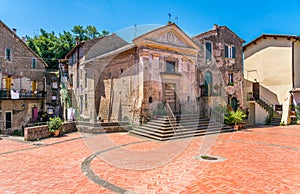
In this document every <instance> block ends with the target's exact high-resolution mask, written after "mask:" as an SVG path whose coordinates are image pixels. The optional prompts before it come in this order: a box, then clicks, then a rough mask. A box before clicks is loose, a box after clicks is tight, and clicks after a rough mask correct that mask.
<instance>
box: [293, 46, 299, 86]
mask: <svg viewBox="0 0 300 194" xmlns="http://www.w3.org/2000/svg"><path fill="white" fill-rule="evenodd" d="M294 56H295V61H294V68H295V69H294V72H295V88H300V41H297V42H295V50H294Z"/></svg>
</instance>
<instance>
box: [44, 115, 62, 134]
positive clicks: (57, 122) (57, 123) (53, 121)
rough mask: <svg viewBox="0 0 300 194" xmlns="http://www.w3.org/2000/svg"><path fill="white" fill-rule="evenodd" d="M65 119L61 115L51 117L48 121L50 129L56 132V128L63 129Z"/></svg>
mask: <svg viewBox="0 0 300 194" xmlns="http://www.w3.org/2000/svg"><path fill="white" fill-rule="evenodd" d="M62 124H63V120H62V119H61V118H59V117H54V118H50V121H48V122H47V125H48V130H49V131H50V132H54V131H56V130H63V127H62Z"/></svg>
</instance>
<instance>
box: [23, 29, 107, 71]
mask: <svg viewBox="0 0 300 194" xmlns="http://www.w3.org/2000/svg"><path fill="white" fill-rule="evenodd" d="M107 34H109V32H108V31H106V30H103V31H102V32H101V33H100V32H98V30H97V28H96V27H95V26H91V25H88V26H87V27H86V28H84V27H83V26H80V25H77V26H74V27H73V29H72V30H71V31H63V33H59V34H58V36H57V35H55V33H54V32H47V31H46V30H44V29H40V33H39V35H35V36H34V37H30V36H26V39H27V45H28V46H29V47H30V48H31V49H32V50H33V51H34V52H35V53H37V55H39V57H41V58H42V59H44V61H45V62H46V63H47V64H48V68H49V69H57V68H58V60H59V59H62V58H64V56H65V55H66V54H67V53H68V52H69V51H70V50H71V49H72V48H73V47H74V46H75V44H76V38H77V37H78V39H79V41H84V40H89V39H95V38H98V37H101V36H105V35H107Z"/></svg>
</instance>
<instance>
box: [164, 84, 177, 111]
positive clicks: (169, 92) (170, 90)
mask: <svg viewBox="0 0 300 194" xmlns="http://www.w3.org/2000/svg"><path fill="white" fill-rule="evenodd" d="M175 91H176V84H172V83H165V87H164V93H165V94H164V97H165V102H168V103H169V105H170V107H171V109H172V111H173V113H175V112H176V111H177V110H176V100H177V99H176V92H175Z"/></svg>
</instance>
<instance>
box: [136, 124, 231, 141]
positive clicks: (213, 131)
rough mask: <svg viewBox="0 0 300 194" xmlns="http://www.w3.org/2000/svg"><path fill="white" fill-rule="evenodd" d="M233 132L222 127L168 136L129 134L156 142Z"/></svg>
mask: <svg viewBox="0 0 300 194" xmlns="http://www.w3.org/2000/svg"><path fill="white" fill-rule="evenodd" d="M231 131H235V130H234V129H233V128H231V127H224V128H222V130H219V129H210V130H195V131H192V132H183V133H173V134H168V135H160V134H157V133H146V132H145V131H132V132H131V133H133V134H136V135H140V136H143V137H147V138H150V139H155V140H158V141H167V140H173V139H181V138H188V137H195V136H202V135H209V134H216V133H224V132H231Z"/></svg>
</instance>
